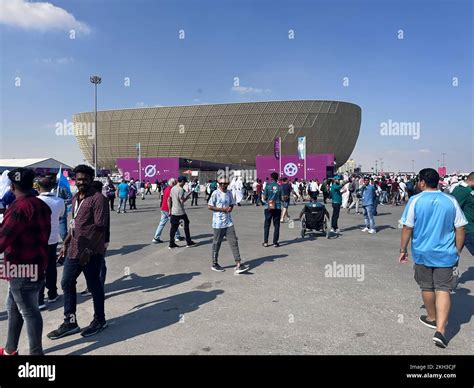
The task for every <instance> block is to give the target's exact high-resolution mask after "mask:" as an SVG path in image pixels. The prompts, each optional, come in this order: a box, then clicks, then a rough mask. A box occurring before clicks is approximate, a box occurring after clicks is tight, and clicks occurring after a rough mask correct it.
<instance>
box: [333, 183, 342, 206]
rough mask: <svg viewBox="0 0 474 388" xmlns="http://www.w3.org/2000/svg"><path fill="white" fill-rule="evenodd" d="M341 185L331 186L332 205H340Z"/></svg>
mask: <svg viewBox="0 0 474 388" xmlns="http://www.w3.org/2000/svg"><path fill="white" fill-rule="evenodd" d="M341 189H342V186H341V185H337V184H335V183H334V184H333V185H332V186H331V199H332V203H339V204H342V194H341Z"/></svg>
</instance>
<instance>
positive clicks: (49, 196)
mask: <svg viewBox="0 0 474 388" xmlns="http://www.w3.org/2000/svg"><path fill="white" fill-rule="evenodd" d="M54 185H55V179H54V178H53V177H51V176H45V177H41V178H39V180H38V186H39V196H38V198H39V199H41V200H42V201H43V202H45V203H46V204H47V205H48V206H49V207H50V209H51V233H50V235H49V240H48V266H47V268H46V284H45V286H46V288H47V289H48V303H53V302H56V301H57V300H58V298H59V296H58V287H57V286H56V283H57V277H58V271H57V269H56V260H57V256H56V248H57V246H58V241H59V219H60V218H61V217H63V216H64V213H65V211H66V206H65V204H64V200H63V199H62V198H60V197H57V196H56V195H55V194H53V193H51V190H53V188H54ZM45 286H43V289H42V290H41V291H40V293H39V308H40V310H43V309H45V308H46V303H45V301H44V290H45Z"/></svg>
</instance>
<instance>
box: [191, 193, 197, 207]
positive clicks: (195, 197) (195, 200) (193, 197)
mask: <svg viewBox="0 0 474 388" xmlns="http://www.w3.org/2000/svg"><path fill="white" fill-rule="evenodd" d="M198 195H199V193H195V192H194V191H193V194H192V198H191V206H193V205H196V206H197V204H198Z"/></svg>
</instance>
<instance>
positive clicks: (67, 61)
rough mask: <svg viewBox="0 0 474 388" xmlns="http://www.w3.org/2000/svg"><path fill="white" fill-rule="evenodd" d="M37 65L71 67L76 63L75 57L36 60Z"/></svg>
mask: <svg viewBox="0 0 474 388" xmlns="http://www.w3.org/2000/svg"><path fill="white" fill-rule="evenodd" d="M35 63H41V64H44V65H51V64H56V65H69V64H71V63H74V58H73V57H61V58H36V59H35Z"/></svg>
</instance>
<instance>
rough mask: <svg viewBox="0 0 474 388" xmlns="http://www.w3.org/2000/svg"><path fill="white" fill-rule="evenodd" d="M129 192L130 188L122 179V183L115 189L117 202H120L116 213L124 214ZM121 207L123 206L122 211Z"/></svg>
mask: <svg viewBox="0 0 474 388" xmlns="http://www.w3.org/2000/svg"><path fill="white" fill-rule="evenodd" d="M129 190H130V186H128V185H127V182H126V181H125V179H123V180H122V183H120V184H119V185H118V187H117V195H118V197H119V200H120V203H119V207H118V209H117V213H120V212H122V213H126V211H125V205H126V203H127V198H128V192H129ZM122 205H123V210H122Z"/></svg>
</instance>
